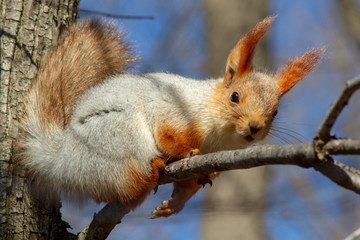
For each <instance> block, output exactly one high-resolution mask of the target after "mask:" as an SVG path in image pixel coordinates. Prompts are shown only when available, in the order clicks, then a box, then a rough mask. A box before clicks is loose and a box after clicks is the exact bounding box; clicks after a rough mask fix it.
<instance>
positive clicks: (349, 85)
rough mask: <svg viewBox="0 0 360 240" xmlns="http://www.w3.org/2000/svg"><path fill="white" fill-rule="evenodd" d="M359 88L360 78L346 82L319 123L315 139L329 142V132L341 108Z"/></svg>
mask: <svg viewBox="0 0 360 240" xmlns="http://www.w3.org/2000/svg"><path fill="white" fill-rule="evenodd" d="M359 88H360V76H358V77H357V78H355V79H353V80H351V81H347V82H346V83H345V87H344V88H343V90H342V91H341V93H340V95H339V97H338V98H337V99H336V101H335V103H333V104H332V105H331V107H330V109H329V111H328V113H327V114H326V116H325V117H324V119H323V121H322V122H321V124H320V126H319V128H318V130H317V132H316V135H315V136H316V137H315V138H319V139H321V140H323V141H324V142H325V143H326V142H327V141H329V140H330V130H331V128H332V127H333V125H334V123H335V121H336V119H337V118H338V116H339V115H340V113H341V111H342V110H343V108H344V107H345V106H346V105H347V103H348V101H349V99H350V97H351V96H352V94H353V93H354V92H355V91H356V90H357V89H359Z"/></svg>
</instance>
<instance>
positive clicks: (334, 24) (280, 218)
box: [63, 0, 360, 240]
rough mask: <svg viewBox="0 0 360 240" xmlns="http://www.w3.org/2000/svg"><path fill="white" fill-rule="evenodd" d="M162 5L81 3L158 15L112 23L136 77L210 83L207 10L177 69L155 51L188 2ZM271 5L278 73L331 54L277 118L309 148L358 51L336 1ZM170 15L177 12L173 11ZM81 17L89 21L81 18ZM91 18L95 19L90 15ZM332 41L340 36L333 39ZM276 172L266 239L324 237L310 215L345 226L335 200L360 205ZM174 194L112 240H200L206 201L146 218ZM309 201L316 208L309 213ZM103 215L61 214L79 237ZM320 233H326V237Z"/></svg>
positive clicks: (73, 208)
mask: <svg viewBox="0 0 360 240" xmlns="http://www.w3.org/2000/svg"><path fill="white" fill-rule="evenodd" d="M161 2H163V3H164V2H165V1H156V0H148V1H138V0H137V1H130V0H126V1H111V0H104V1H97V0H82V1H81V2H80V8H83V9H87V10H95V11H102V12H106V13H112V14H124V15H142V16H149V15H150V16H154V17H155V20H115V21H116V22H117V23H118V24H119V26H120V27H121V28H122V29H124V31H125V32H126V33H128V37H129V40H130V41H131V42H133V43H134V45H135V46H136V51H137V53H138V54H139V55H140V56H141V57H142V60H141V61H140V62H139V68H138V70H137V72H143V71H149V69H150V70H151V71H172V72H175V73H178V74H182V75H185V76H189V77H194V78H206V73H205V72H204V71H201V70H199V69H201V68H200V67H199V66H200V65H201V64H202V63H203V62H205V61H206V57H207V52H206V25H205V24H206V23H205V15H204V14H205V13H204V12H202V11H199V12H197V14H194V15H191V18H192V19H191V22H192V24H191V25H188V26H185V27H183V28H182V29H181V31H184V32H185V33H186V34H187V39H188V41H189V45H191V46H192V48H189V49H190V50H189V49H184V52H185V51H189V52H188V53H186V54H187V55H188V56H189V61H186V62H182V63H181V64H180V63H177V62H176V61H175V60H174V59H175V58H176V56H173V58H174V59H161V58H160V59H161V60H159V61H156V60H155V59H153V58H154V57H153V56H154V51H158V55H159V56H160V55H161V54H162V51H166V50H167V49H161V48H156V47H155V46H156V45H157V44H158V42H159V39H161V38H164V34H166V33H165V32H164V29H167V27H169V26H168V24H169V19H170V18H171V17H172V14H174V13H175V12H176V11H179V12H180V13H181V11H182V10H183V5H184V4H183V3H184V2H188V1H179V0H177V1H172V2H171V3H168V4H161ZM192 2H193V4H195V5H197V6H198V7H199V6H200V5H199V4H201V1H192ZM269 2H270V7H269V15H274V14H277V15H278V18H277V19H276V21H275V23H274V25H273V26H272V27H271V29H270V30H269V33H268V36H270V44H271V48H270V54H271V57H270V58H271V59H272V61H273V63H272V65H273V66H279V67H280V66H281V65H283V64H284V63H285V62H286V60H287V59H288V58H289V57H290V56H294V55H299V54H301V53H303V52H304V51H306V50H308V49H310V48H312V47H319V46H326V47H327V51H326V55H325V58H324V60H323V62H322V64H321V65H320V66H319V68H318V69H317V70H316V71H315V72H313V73H311V74H310V75H309V77H308V78H306V79H305V80H304V81H303V82H302V83H301V84H298V85H297V86H296V87H294V89H293V90H292V91H291V92H290V93H289V94H287V95H286V96H285V97H284V98H283V99H282V101H281V103H280V107H281V109H280V111H279V118H278V120H277V121H276V122H275V126H276V125H279V126H282V127H285V128H288V129H290V130H291V131H295V132H296V134H292V135H295V137H296V138H299V140H301V141H308V140H311V139H312V137H313V135H314V133H315V131H316V128H317V126H318V125H319V123H320V121H321V120H322V118H323V116H324V115H325V113H326V111H327V110H328V107H329V105H330V104H331V102H332V101H333V100H334V99H335V98H336V96H337V93H338V92H339V91H340V89H341V87H342V85H343V83H344V80H347V79H351V78H352V77H354V76H355V75H356V74H358V73H359V70H358V69H356V68H355V67H356V66H358V65H359V64H358V63H359V56H358V55H357V54H355V53H353V52H355V51H352V50H351V49H355V46H354V43H353V42H352V41H351V39H349V38H347V37H346V33H345V32H344V31H343V23H342V22H341V20H340V18H339V16H338V15H337V14H338V13H337V11H336V4H335V3H336V1H335V0H318V1H313V0H301V1H300V0H295V1H287V0H272V1H269ZM170 8H171V9H176V11H175V12H174V10H172V11H170V10H169V9H170ZM200 9H201V7H200ZM184 11H185V10H184ZM80 16H81V17H85V15H82V14H80ZM87 16H90V17H93V15H87ZM111 20H114V19H111ZM260 20H261V19H259V21H260ZM179 31H180V29H179ZM335 36H343V37H341V38H336V37H335ZM174 44H176V41H174ZM339 49H340V50H341V51H346V53H347V54H346V56H347V58H345V59H344V61H342V64H344V65H346V66H348V67H347V69H346V70H343V71H341V72H339V71H335V70H334V65H335V63H334V62H335V60H336V58H337V57H338V56H339ZM169 55H171V54H169ZM150 56H151V57H150ZM354 63H357V64H354ZM196 65H199V66H196ZM352 65H353V66H354V67H352ZM142 66H143V67H142ZM144 66H145V67H144ZM194 66H195V67H194ZM274 70H276V69H274ZM324 86H325V87H324ZM357 100H358V99H357ZM352 101H356V100H352ZM350 104H351V103H350ZM348 114H349V110H346V111H345V113H344V116H346V115H348ZM344 121H345V118H344V117H342V118H341V119H340V121H339V123H337V125H336V128H335V130H334V131H336V132H337V134H338V135H340V136H344V134H345V133H344V131H343V130H342V129H343V126H342V123H343V122H344ZM290 134H291V133H290ZM287 138H288V139H289V141H290V142H297V141H299V140H296V139H295V138H292V137H287ZM276 142H277V143H282V142H281V141H276ZM272 172H273V175H274V176H275V177H274V178H273V179H272V182H271V184H270V190H269V199H272V201H274V202H276V203H277V205H276V204H274V207H271V208H270V209H269V210H267V211H266V214H265V221H266V223H267V233H268V239H313V236H315V234H318V235H316V236H323V237H327V233H326V229H323V228H322V227H318V226H316V225H314V223H313V222H312V219H310V218H311V217H312V216H313V212H314V211H318V212H319V214H321V215H322V217H323V218H328V219H330V220H329V221H330V224H331V222H332V221H337V220H339V219H341V216H342V215H341V214H343V212H341V211H340V209H343V208H344V207H343V205H340V204H342V203H340V202H339V201H338V199H339V196H340V195H344V194H347V196H349V198H350V199H352V200H351V201H348V202H347V204H349V207H350V208H351V206H353V205H354V204H355V205H358V204H359V203H360V201H353V199H354V198H356V196H357V195H355V194H352V193H349V192H347V191H346V190H342V189H340V188H339V187H337V186H336V185H335V184H333V183H331V182H330V181H328V180H327V179H326V178H325V177H323V176H321V175H320V174H319V173H317V172H315V171H312V170H304V169H300V168H298V167H284V166H281V167H280V166H279V167H273V168H272ZM289 176H290V178H294V179H295V178H300V179H304V181H303V184H304V186H303V187H302V188H300V191H298V190H294V188H292V187H291V186H290V184H289V180H288V179H289ZM311 189H312V190H311ZM301 191H303V192H304V191H314V192H316V193H317V194H316V196H311V197H310V198H309V199H307V198H302V197H301V194H303V193H302V192H301ZM170 194H171V190H170V188H169V186H161V187H160V189H159V193H158V194H157V195H156V196H151V197H150V199H149V200H148V201H146V202H145V203H144V204H143V206H141V207H140V208H138V209H137V210H136V211H135V212H133V213H130V214H129V215H128V216H126V217H125V218H124V219H123V222H122V224H120V226H119V227H117V228H116V230H114V232H113V233H112V234H111V236H110V237H109V239H118V238H119V236H121V237H122V238H123V239H149V236H156V238H157V239H158V240H161V239H179V240H180V239H190V240H191V239H194V240H195V239H201V220H202V213H201V210H199V205H201V199H202V195H201V194H198V195H197V196H196V197H195V198H194V199H193V200H192V201H191V203H190V204H188V206H187V207H186V209H184V212H182V213H180V214H179V215H177V216H175V217H171V218H168V219H158V220H149V219H148V217H149V215H150V212H151V211H152V209H153V208H154V207H155V206H156V204H159V203H160V202H161V201H162V200H164V199H167V198H169V197H170ZM309 202H312V203H313V205H312V206H311V207H310V208H309V206H308V205H309V204H308V203H309ZM345 205H346V204H345ZM99 209H101V206H97V205H95V204H93V203H92V202H91V201H89V204H88V205H86V206H85V205H82V206H81V207H80V206H79V205H74V204H69V203H68V202H64V209H63V212H64V216H65V218H66V220H68V221H69V223H70V225H72V226H73V227H74V232H78V231H80V230H82V228H84V227H85V225H86V224H87V223H88V222H89V221H90V219H91V218H92V215H93V213H94V212H95V211H98V210H99ZM284 209H285V210H286V211H288V212H286V211H285V210H284ZM314 209H315V210H314ZM344 211H349V210H346V209H345V210H344ZM289 219H290V220H289ZM358 225H359V223H356V222H354V223H352V224H349V229H348V233H350V232H351V231H352V230H355V229H356V226H358ZM322 231H323V232H324V233H321V232H322ZM319 232H320V233H319ZM149 234H151V235H149ZM343 237H345V236H343Z"/></svg>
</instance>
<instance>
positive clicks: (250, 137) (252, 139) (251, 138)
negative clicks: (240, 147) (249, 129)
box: [244, 135, 254, 142]
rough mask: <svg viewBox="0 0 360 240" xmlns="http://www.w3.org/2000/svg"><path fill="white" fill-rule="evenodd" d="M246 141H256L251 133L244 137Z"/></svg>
mask: <svg viewBox="0 0 360 240" xmlns="http://www.w3.org/2000/svg"><path fill="white" fill-rule="evenodd" d="M244 138H245V140H246V141H248V142H252V141H254V138H253V137H252V136H251V135H247V136H246V137H244Z"/></svg>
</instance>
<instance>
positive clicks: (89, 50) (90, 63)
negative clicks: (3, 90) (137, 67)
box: [29, 20, 136, 128]
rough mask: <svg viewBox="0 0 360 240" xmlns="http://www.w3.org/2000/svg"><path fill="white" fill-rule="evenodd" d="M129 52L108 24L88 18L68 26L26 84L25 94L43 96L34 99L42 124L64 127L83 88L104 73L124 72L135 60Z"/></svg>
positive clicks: (102, 79)
mask: <svg viewBox="0 0 360 240" xmlns="http://www.w3.org/2000/svg"><path fill="white" fill-rule="evenodd" d="M130 51H131V48H130V46H129V45H128V44H127V43H126V42H125V41H124V38H123V37H121V36H119V34H118V33H116V32H115V27H114V26H111V25H109V24H105V23H102V22H100V21H96V20H91V21H89V20H88V21H84V22H83V23H81V24H77V25H75V26H74V27H72V28H70V30H69V31H67V33H66V34H65V35H64V36H62V37H61V38H60V40H59V43H58V45H57V46H56V47H54V48H53V49H52V50H51V51H50V53H49V55H48V57H47V58H45V59H46V62H43V64H42V67H41V68H40V70H39V72H38V74H37V76H36V78H35V80H34V81H33V83H32V86H31V87H30V92H29V95H33V97H34V98H35V97H36V98H42V99H43V100H38V103H39V104H40V106H38V108H37V109H39V115H40V116H41V122H42V126H44V127H45V128H46V127H48V126H49V124H50V123H54V124H56V125H58V126H63V127H65V126H66V125H67V124H68V122H69V119H70V116H71V114H72V109H73V106H74V104H75V102H76V101H77V99H78V98H79V96H80V95H81V94H82V93H83V92H84V91H86V90H87V89H89V88H91V87H93V86H94V85H96V84H98V83H100V82H102V81H104V79H106V77H108V76H111V75H115V74H118V73H122V72H124V71H125V70H127V69H128V68H129V65H128V64H129V63H131V62H133V61H135V59H136V58H135V57H129V56H130ZM69 56H71V57H69ZM51 66H59V67H57V68H54V67H51ZM45 89H46V90H45Z"/></svg>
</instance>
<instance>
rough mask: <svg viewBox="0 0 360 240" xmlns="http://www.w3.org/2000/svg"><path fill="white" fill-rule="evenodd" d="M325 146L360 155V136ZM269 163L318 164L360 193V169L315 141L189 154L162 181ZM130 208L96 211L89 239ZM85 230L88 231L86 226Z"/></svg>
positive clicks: (316, 166)
mask: <svg viewBox="0 0 360 240" xmlns="http://www.w3.org/2000/svg"><path fill="white" fill-rule="evenodd" d="M324 149H325V150H326V151H328V152H329V153H331V154H333V155H339V154H357V155H360V140H331V141H329V142H328V143H327V144H326V145H325V146H324ZM265 165H295V166H299V167H304V168H314V169H315V170H317V171H319V172H321V173H322V174H323V175H325V176H326V177H328V178H329V179H331V180H332V181H333V182H335V183H337V184H338V185H340V186H342V187H344V188H347V189H349V190H352V191H354V192H356V193H360V171H359V170H357V169H355V168H352V167H350V166H347V165H345V164H342V163H339V162H337V161H335V160H333V159H332V158H330V159H328V161H320V160H319V159H317V156H316V153H315V146H314V142H305V143H301V144H294V145H260V146H253V147H248V148H245V149H241V150H235V151H222V152H215V153H210V154H205V155H201V156H193V157H191V158H185V159H182V160H179V161H176V162H173V163H171V164H169V165H168V166H167V167H166V168H165V170H164V172H163V173H162V174H161V176H160V179H159V185H161V184H166V183H170V182H174V181H182V180H186V179H190V178H195V177H199V176H201V175H204V174H208V173H212V172H218V171H227V170H233V169H248V168H254V167H259V166H265ZM128 212H129V209H127V208H125V207H123V206H121V205H119V204H108V205H106V206H105V208H104V209H102V210H101V211H100V212H99V213H98V214H97V215H95V217H94V220H93V222H92V223H91V224H90V225H89V226H88V230H87V234H88V236H87V238H86V239H104V238H100V237H99V236H105V235H104V233H103V232H105V233H106V232H107V234H109V233H110V232H111V230H112V228H114V227H115V225H116V224H118V223H120V221H121V219H122V217H123V216H124V215H125V214H127V213H128ZM103 229H105V231H104V230H103ZM90 233H91V237H90V236H89V234H90ZM100 233H101V234H103V235H101V234H100ZM82 234H86V230H84V231H83V232H82ZM106 236H107V235H106ZM79 239H85V238H79Z"/></svg>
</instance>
